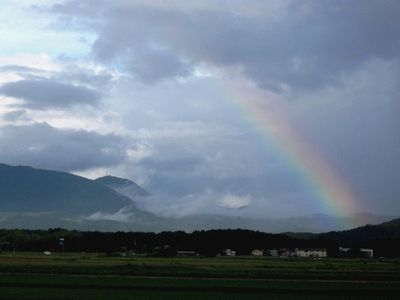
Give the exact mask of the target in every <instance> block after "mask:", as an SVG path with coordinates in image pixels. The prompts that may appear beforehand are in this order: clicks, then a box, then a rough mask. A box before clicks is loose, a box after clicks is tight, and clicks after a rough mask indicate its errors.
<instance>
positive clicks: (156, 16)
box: [0, 0, 400, 217]
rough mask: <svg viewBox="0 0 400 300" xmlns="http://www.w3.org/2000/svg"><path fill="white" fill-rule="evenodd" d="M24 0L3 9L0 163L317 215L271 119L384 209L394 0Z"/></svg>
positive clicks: (185, 198)
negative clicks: (263, 119)
mask: <svg viewBox="0 0 400 300" xmlns="http://www.w3.org/2000/svg"><path fill="white" fill-rule="evenodd" d="M32 3H33V4H35V1H33V0H32V1H30V2H29V4H23V3H21V4H18V5H5V6H4V9H3V15H4V14H5V13H4V12H7V13H6V14H7V16H8V17H7V18H8V19H10V20H13V23H12V25H13V26H12V28H11V26H9V27H10V28H9V30H11V31H10V32H12V34H8V35H3V36H2V37H1V38H0V39H1V40H0V43H1V44H2V45H4V47H2V48H1V49H0V156H1V160H2V161H1V162H4V163H10V164H26V165H32V166H36V167H42V168H51V169H57V170H63V171H74V172H76V173H78V174H80V175H84V176H89V177H96V176H101V175H108V174H112V175H117V176H122V177H127V178H129V179H132V180H135V181H137V182H139V183H141V184H143V185H144V186H145V188H147V189H148V190H149V191H150V192H151V193H152V195H153V196H152V197H151V198H149V199H147V200H146V201H147V202H143V203H140V205H142V207H143V208H146V209H149V210H152V211H154V212H157V213H160V214H165V215H188V214H195V213H214V214H230V215H243V216H255V217H264V216H274V217H275V216H293V215H306V214H310V213H316V212H328V213H330V211H329V209H327V208H326V207H324V206H323V205H322V204H321V203H323V201H322V199H320V195H318V193H317V192H316V190H317V187H315V186H312V185H310V184H306V183H305V182H304V181H303V180H302V176H303V175H304V174H303V173H302V170H299V169H298V168H296V167H295V166H294V165H295V164H293V159H299V160H300V159H301V158H299V157H297V158H292V161H291V160H290V157H288V156H287V155H286V156H285V154H284V153H283V152H284V151H281V150H282V149H281V146H282V145H279V144H277V139H274V134H275V133H276V132H277V131H276V130H277V129H279V128H277V126H279V125H281V124H284V125H285V126H287V128H289V129H290V130H292V131H291V132H293V134H294V135H295V136H296V137H298V140H300V141H301V142H302V143H307V144H308V145H309V146H310V148H311V149H312V150H313V151H315V152H317V153H319V154H320V155H321V157H323V158H325V161H326V164H327V166H328V167H329V168H331V169H332V170H333V171H335V173H337V174H338V177H339V178H340V180H342V181H343V183H345V184H347V185H348V186H349V187H350V188H351V190H352V191H353V192H354V194H355V195H356V198H357V199H358V201H359V202H360V207H361V208H363V209H364V210H365V211H373V212H377V213H393V212H394V211H396V212H398V213H400V211H399V206H398V202H397V200H398V198H399V196H400V177H399V175H398V169H399V168H400V165H399V164H400V161H399V159H398V157H399V155H400V138H399V134H398V128H400V123H399V122H400V121H399V118H398V115H399V112H400V106H399V101H398V99H399V98H400V88H399V87H400V72H399V70H400V68H399V67H400V39H399V34H398V30H397V28H400V19H399V18H398V13H399V11H400V2H399V1H394V0H393V1H392V0H379V1H378V0H371V1H361V0H349V1H330V0H328V1H324V2H323V3H322V2H319V1H311V0H310V1H308V0H306V1H297V0H279V1H278V0H277V1H257V0H256V1H251V2H249V1H244V0H232V1H231V0H229V1H228V0H223V1H212V0H210V1H208V0H205V1H168V3H166V2H165V1H159V0H152V1H143V0H134V1H122V0H121V1H105V0H96V1H95V0H88V1H77V0H65V1H64V0H60V1H58V0H57V1H52V0H49V1H47V2H46V3H45V5H43V3H36V4H38V5H34V6H33V7H31V6H29V5H31V4H32ZM1 16H2V12H0V17H1ZM13 16H14V17H13ZM22 16H23V20H24V22H23V23H24V24H21V23H20V22H19V21H18V20H20V19H21V17H22ZM7 24H8V23H7ZM5 26H8V25H5ZM28 27H29V28H28ZM28 36H29V37H30V38H29V39H26V38H25V37H28ZM60 39H61V40H63V41H65V42H64V43H59V42H57V41H59V40H60ZM232 87H234V88H232ZM236 92H240V93H241V97H242V98H244V99H246V101H248V103H249V104H251V103H253V102H254V101H255V100H254V99H257V101H259V103H260V104H262V105H260V107H262V108H263V109H268V110H270V112H275V111H279V112H280V113H281V116H282V117H281V118H280V119H279V122H277V123H279V124H272V123H271V122H269V123H270V125H269V127H268V128H264V130H265V131H262V130H260V124H258V123H255V122H254V116H252V115H249V114H248V112H247V111H245V110H244V109H243V108H242V107H240V106H238V105H237V103H236V102H235V97H236V94H235V93H236ZM253 104H254V103H253ZM265 132H267V134H266V133H265ZM284 150H286V152H288V153H290V151H291V149H284ZM240 208H244V209H240Z"/></svg>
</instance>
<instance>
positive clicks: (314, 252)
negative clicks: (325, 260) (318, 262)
mask: <svg viewBox="0 0 400 300" xmlns="http://www.w3.org/2000/svg"><path fill="white" fill-rule="evenodd" d="M294 255H295V256H297V257H327V252H326V249H324V248H321V249H311V248H310V249H308V248H296V249H295V251H294Z"/></svg>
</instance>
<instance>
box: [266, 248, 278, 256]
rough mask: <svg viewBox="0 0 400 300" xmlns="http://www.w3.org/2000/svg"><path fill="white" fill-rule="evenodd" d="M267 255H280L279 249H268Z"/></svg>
mask: <svg viewBox="0 0 400 300" xmlns="http://www.w3.org/2000/svg"><path fill="white" fill-rule="evenodd" d="M267 256H273V257H277V256H279V253H278V250H276V249H267Z"/></svg>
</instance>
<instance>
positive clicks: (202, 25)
mask: <svg viewBox="0 0 400 300" xmlns="http://www.w3.org/2000/svg"><path fill="white" fill-rule="evenodd" d="M231 5H235V2H232V3H231ZM221 6H222V5H221ZM261 7H262V9H265V10H266V11H265V15H263V11H262V10H261V11H259V14H258V15H257V16H248V15H246V14H241V12H240V11H238V12H237V13H232V11H224V10H223V9H220V10H212V9H209V10H208V9H204V8H203V9H198V10H196V9H194V10H191V11H182V10H179V9H176V10H173V9H169V8H168V6H167V5H165V6H162V5H159V6H157V5H152V6H151V5H149V6H146V5H143V4H142V5H136V4H134V3H130V4H129V3H127V2H125V1H114V2H112V3H111V2H106V1H85V2H81V1H67V2H66V3H65V4H62V5H56V6H54V7H53V10H54V11H56V12H58V13H61V14H65V15H69V16H76V17H78V20H81V21H84V22H86V23H85V24H86V26H89V27H90V28H91V29H92V30H94V31H96V32H97V33H98V38H97V40H96V42H95V43H94V44H93V53H94V54H95V56H96V57H97V58H99V59H101V60H102V61H116V62H121V61H123V62H124V65H125V67H127V69H128V70H130V71H132V72H133V74H134V75H136V76H138V77H139V78H141V79H143V80H144V81H147V82H152V81H158V80H160V79H164V78H168V77H175V76H182V75H186V74H189V73H190V70H191V66H193V65H196V64H198V63H204V62H205V63H211V64H214V65H218V66H241V67H242V68H243V70H244V71H245V72H246V73H247V74H248V75H249V76H250V77H251V78H253V79H254V80H255V81H256V82H258V83H259V84H260V85H261V86H263V87H265V88H270V89H274V90H281V89H282V88H283V87H284V86H288V87H290V88H292V89H294V90H303V91H304V90H309V89H315V88H319V87H321V86H324V85H327V84H336V83H338V82H339V81H340V75H341V74H342V73H343V72H348V71H351V70H353V69H354V68H356V67H357V66H359V65H360V64H362V63H363V62H365V61H366V60H368V59H370V58H373V57H380V58H384V59H392V58H394V57H399V53H400V40H399V35H398V31H397V28H399V27H400V19H399V18H398V12H399V11H400V2H398V1H391V0H385V1H377V0H372V1H356V0H354V1H324V2H320V1H292V2H289V4H288V5H287V6H286V7H285V8H283V9H282V11H281V14H282V16H281V17H279V16H278V18H277V19H276V20H275V19H272V18H271V17H270V16H269V15H268V11H267V10H268V8H265V6H261ZM144 53H146V54H144Z"/></svg>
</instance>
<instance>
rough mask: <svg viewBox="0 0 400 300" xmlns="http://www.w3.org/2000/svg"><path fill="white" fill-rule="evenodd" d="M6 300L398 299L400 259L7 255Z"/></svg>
mask: <svg viewBox="0 0 400 300" xmlns="http://www.w3.org/2000/svg"><path fill="white" fill-rule="evenodd" d="M0 273H1V276H0V298H1V299H60V298H61V299H128V298H132V297H133V296H134V297H135V299H188V298H190V299H205V298H206V299H244V298H246V299H265V298H266V296H269V297H271V298H273V299H394V298H395V295H398V293H400V261H399V260H396V259H385V260H382V259H381V260H378V259H334V258H329V259H299V258H268V257H250V256H243V257H241V256H239V257H215V258H206V257H175V258H156V257H144V256H132V257H118V256H116V257H108V256H104V255H103V254H94V253H90V254H87V253H62V254H56V255H51V256H45V255H43V254H41V253H18V252H17V253H12V252H3V253H2V254H0Z"/></svg>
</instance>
